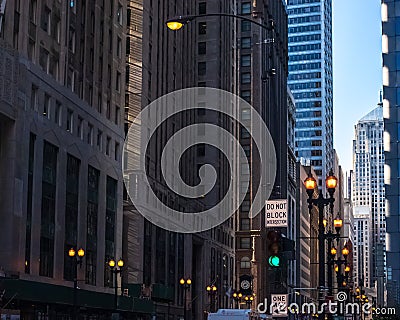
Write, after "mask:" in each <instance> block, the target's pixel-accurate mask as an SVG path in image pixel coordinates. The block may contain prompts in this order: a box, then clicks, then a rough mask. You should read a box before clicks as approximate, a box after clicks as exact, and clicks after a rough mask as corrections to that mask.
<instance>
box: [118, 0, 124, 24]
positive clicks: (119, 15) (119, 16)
mask: <svg viewBox="0 0 400 320" xmlns="http://www.w3.org/2000/svg"><path fill="white" fill-rule="evenodd" d="M122 12H123V8H122V5H121V4H120V3H118V9H117V21H118V23H119V24H120V25H121V26H122V24H123V14H122Z"/></svg>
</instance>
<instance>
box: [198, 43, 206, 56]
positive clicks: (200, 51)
mask: <svg viewBox="0 0 400 320" xmlns="http://www.w3.org/2000/svg"><path fill="white" fill-rule="evenodd" d="M197 53H198V54H206V53H207V42H199V43H198V44H197Z"/></svg>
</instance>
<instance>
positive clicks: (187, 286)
mask: <svg viewBox="0 0 400 320" xmlns="http://www.w3.org/2000/svg"><path fill="white" fill-rule="evenodd" d="M179 284H180V285H181V286H182V288H183V320H187V318H186V300H187V291H189V289H190V286H191V285H192V280H191V279H190V278H188V279H184V278H182V279H181V280H179Z"/></svg>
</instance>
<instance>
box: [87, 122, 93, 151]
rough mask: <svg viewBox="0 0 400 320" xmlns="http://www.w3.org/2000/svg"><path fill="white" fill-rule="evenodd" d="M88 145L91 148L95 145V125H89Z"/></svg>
mask: <svg viewBox="0 0 400 320" xmlns="http://www.w3.org/2000/svg"><path fill="white" fill-rule="evenodd" d="M86 141H87V143H88V144H90V145H91V146H92V145H93V125H92V124H90V123H89V124H88V132H87V139H86Z"/></svg>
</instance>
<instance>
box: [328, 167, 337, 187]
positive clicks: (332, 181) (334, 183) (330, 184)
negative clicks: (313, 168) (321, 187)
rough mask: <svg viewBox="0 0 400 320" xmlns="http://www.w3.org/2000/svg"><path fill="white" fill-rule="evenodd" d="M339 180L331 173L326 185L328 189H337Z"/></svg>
mask: <svg viewBox="0 0 400 320" xmlns="http://www.w3.org/2000/svg"><path fill="white" fill-rule="evenodd" d="M337 182H338V179H337V178H336V177H335V176H334V175H333V172H332V171H330V172H329V175H328V177H326V180H325V183H326V187H327V188H328V189H335V188H336V186H337Z"/></svg>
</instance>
